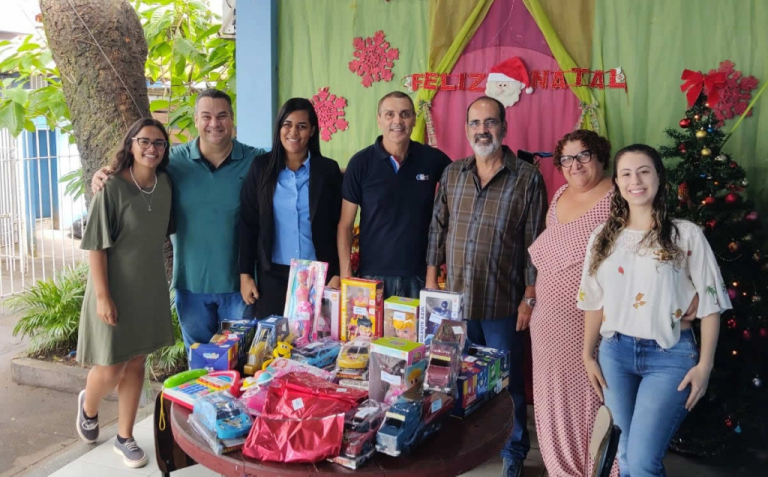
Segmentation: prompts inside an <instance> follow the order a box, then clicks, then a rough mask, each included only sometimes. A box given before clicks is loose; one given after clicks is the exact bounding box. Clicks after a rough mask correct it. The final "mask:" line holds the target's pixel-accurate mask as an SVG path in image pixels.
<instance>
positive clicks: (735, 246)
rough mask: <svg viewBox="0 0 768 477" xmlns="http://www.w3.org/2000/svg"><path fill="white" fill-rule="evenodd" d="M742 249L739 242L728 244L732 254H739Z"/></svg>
mask: <svg viewBox="0 0 768 477" xmlns="http://www.w3.org/2000/svg"><path fill="white" fill-rule="evenodd" d="M740 248H741V246H740V245H739V242H736V241H735V240H734V241H733V242H731V243H729V244H728V250H729V251H730V252H731V253H736V252H738V251H739V249H740Z"/></svg>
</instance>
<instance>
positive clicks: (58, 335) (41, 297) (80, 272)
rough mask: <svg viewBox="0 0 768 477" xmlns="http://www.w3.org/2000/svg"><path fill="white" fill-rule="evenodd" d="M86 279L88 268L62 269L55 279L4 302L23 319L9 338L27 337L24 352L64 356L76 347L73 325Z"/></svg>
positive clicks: (81, 302)
mask: <svg viewBox="0 0 768 477" xmlns="http://www.w3.org/2000/svg"><path fill="white" fill-rule="evenodd" d="M87 279H88V266H87V265H86V264H85V263H81V264H79V265H78V266H77V267H76V268H66V269H64V270H63V271H61V272H60V273H59V274H58V275H57V276H56V277H55V278H53V279H50V280H40V281H38V282H37V283H36V284H35V285H34V286H33V287H32V288H30V289H29V290H25V291H24V292H23V293H21V294H20V295H16V296H12V297H10V298H8V299H7V300H6V301H5V304H6V305H7V306H8V308H9V309H10V310H11V311H12V312H14V313H22V314H23V316H22V317H21V319H20V320H19V322H18V323H17V324H16V326H15V327H14V329H13V336H17V335H18V334H21V336H22V337H24V336H29V337H30V338H31V341H30V344H29V348H28V349H27V351H28V353H29V354H31V355H40V354H47V353H51V352H62V353H68V352H69V351H70V350H72V349H74V348H75V347H76V346H77V325H78V323H79V322H80V309H81V307H82V304H83V295H84V294H85V284H86V281H87Z"/></svg>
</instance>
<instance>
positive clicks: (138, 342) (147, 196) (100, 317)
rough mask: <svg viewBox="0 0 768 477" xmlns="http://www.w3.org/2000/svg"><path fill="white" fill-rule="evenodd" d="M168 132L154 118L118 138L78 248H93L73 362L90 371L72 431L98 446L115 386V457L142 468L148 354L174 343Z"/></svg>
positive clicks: (146, 120) (135, 126)
mask: <svg viewBox="0 0 768 477" xmlns="http://www.w3.org/2000/svg"><path fill="white" fill-rule="evenodd" d="M168 157H169V154H168V133H167V132H166V131H165V129H164V128H163V125H162V123H160V122H159V121H157V120H155V119H152V118H144V119H140V120H138V121H136V123H134V124H133V126H131V128H130V130H129V131H128V133H127V134H126V136H125V138H124V139H123V142H122V146H121V149H120V151H118V153H117V154H116V156H115V158H114V160H113V162H112V168H113V169H114V171H115V176H116V178H117V180H111V181H109V182H108V183H107V184H106V186H105V187H104V189H103V190H102V191H100V192H99V193H97V194H96V195H95V196H94V197H93V200H92V201H91V207H90V211H89V213H88V222H87V226H86V228H85V234H84V236H83V240H82V243H81V245H80V246H81V248H82V249H84V250H90V253H89V261H90V268H91V272H90V276H89V278H88V285H87V287H86V291H85V297H84V299H83V310H82V314H81V318H80V330H79V336H78V345H77V360H78V362H80V363H81V364H84V365H91V366H92V368H91V370H90V372H89V373H88V380H87V383H86V387H85V390H83V391H82V392H80V396H79V398H78V408H77V432H78V434H79V435H80V437H81V438H82V439H83V440H84V441H86V442H89V443H91V442H95V441H96V439H97V437H98V433H99V425H98V410H99V403H100V402H101V399H102V398H103V397H104V396H106V395H107V394H109V393H110V392H111V391H112V390H113V389H115V387H117V395H118V435H117V439H116V440H115V452H116V453H118V454H120V455H122V456H123V462H124V463H125V465H127V466H129V467H141V466H143V465H145V464H146V462H147V456H146V454H145V453H144V451H143V450H142V449H141V448H139V446H138V445H137V444H136V441H135V440H134V438H133V423H134V420H135V419H136V411H137V409H138V405H139V397H140V395H141V389H142V384H143V382H144V360H145V357H146V355H147V354H149V353H151V352H153V351H155V350H157V349H159V348H161V347H163V346H168V345H172V344H173V343H174V337H173V328H172V325H171V313H170V302H169V293H168V283H167V282H166V279H165V264H164V257H163V243H164V241H165V238H166V236H167V234H168V233H169V232H170V230H169V229H170V227H169V224H171V223H172V221H171V220H170V219H171V182H170V180H169V178H168V174H166V173H165V169H166V166H167V165H168V160H169V159H168Z"/></svg>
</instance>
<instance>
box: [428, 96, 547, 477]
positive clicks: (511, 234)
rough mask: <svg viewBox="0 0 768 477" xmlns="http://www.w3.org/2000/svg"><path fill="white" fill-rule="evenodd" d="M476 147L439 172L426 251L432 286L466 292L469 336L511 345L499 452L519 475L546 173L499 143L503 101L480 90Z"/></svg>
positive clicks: (471, 121)
mask: <svg viewBox="0 0 768 477" xmlns="http://www.w3.org/2000/svg"><path fill="white" fill-rule="evenodd" d="M464 129H465V131H466V134H467V139H468V140H469V142H470V144H471V146H472V149H473V151H474V152H475V154H474V155H473V156H470V157H468V158H466V159H462V160H459V161H456V162H454V163H453V164H451V165H450V166H448V167H447V168H446V169H445V172H443V176H442V178H441V179H440V187H439V189H438V194H437V198H436V199H435V207H434V211H433V214H432V223H431V225H430V229H429V248H428V251H427V280H426V285H427V288H437V269H438V267H440V266H441V265H442V264H443V263H445V264H446V271H447V277H446V290H450V291H454V292H462V293H464V310H465V318H466V319H467V320H468V321H467V334H468V336H469V339H470V340H471V341H472V342H474V343H476V344H479V345H483V346H489V347H491V348H496V349H501V350H505V351H509V352H510V373H509V374H510V379H509V388H508V389H509V393H510V394H511V395H512V399H513V401H514V403H515V422H514V427H513V429H512V434H511V435H510V436H509V438H508V439H507V442H506V443H505V445H504V448H503V449H502V451H501V456H502V457H503V458H504V471H503V474H502V475H504V476H507V475H510V476H519V475H522V469H523V461H524V460H525V457H526V455H527V454H528V450H529V449H530V441H529V437H528V431H527V428H526V422H527V412H526V404H525V383H524V381H523V342H522V336H521V333H522V330H524V329H526V328H527V327H528V322H529V321H530V319H531V312H532V310H533V307H534V306H535V305H536V297H535V288H534V284H535V282H536V269H535V268H534V266H533V263H532V262H531V257H530V255H529V254H528V247H529V246H530V245H531V244H532V243H533V241H534V240H535V239H536V237H537V236H538V235H539V234H540V233H541V232H542V231H543V230H544V223H545V222H544V221H545V215H546V209H547V202H546V192H545V189H544V179H543V178H542V176H541V173H540V172H539V171H538V169H536V167H534V166H533V165H531V164H528V163H527V162H525V161H522V160H520V159H518V158H517V157H515V154H514V153H513V152H512V151H511V150H510V149H509V148H508V147H507V146H502V145H501V142H502V140H503V139H504V136H505V135H506V133H507V121H506V119H505V109H504V105H503V104H501V103H500V102H499V101H498V100H496V99H493V98H489V97H487V96H483V97H481V98H478V99H477V100H475V101H474V102H473V103H472V104H470V105H469V108H468V109H467V124H466V125H465V127H464Z"/></svg>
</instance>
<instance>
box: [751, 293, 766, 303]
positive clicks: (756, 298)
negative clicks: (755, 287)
mask: <svg viewBox="0 0 768 477" xmlns="http://www.w3.org/2000/svg"><path fill="white" fill-rule="evenodd" d="M762 301H763V297H762V296H760V295H758V294H754V295H752V303H761V302H762Z"/></svg>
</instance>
